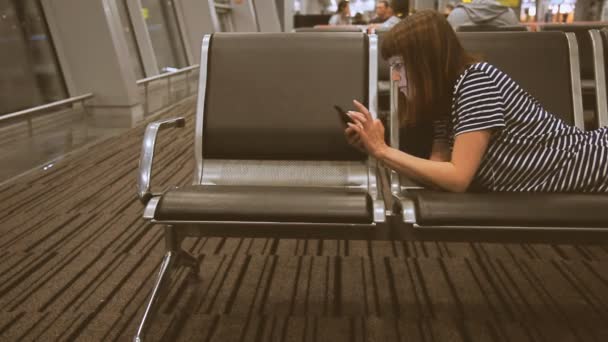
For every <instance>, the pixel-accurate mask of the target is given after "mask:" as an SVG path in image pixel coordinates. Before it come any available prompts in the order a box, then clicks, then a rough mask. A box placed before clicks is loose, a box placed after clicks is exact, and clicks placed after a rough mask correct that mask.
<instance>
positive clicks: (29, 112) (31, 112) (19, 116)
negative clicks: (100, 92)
mask: <svg viewBox="0 0 608 342" xmlns="http://www.w3.org/2000/svg"><path fill="white" fill-rule="evenodd" d="M93 96H94V95H93V94H92V93H88V94H84V95H80V96H75V97H70V98H69V99H65V100H61V101H56V102H53V103H48V104H45V105H42V106H38V107H34V108H30V109H25V110H21V111H18V112H14V113H10V114H8V115H4V116H1V117H0V124H1V123H3V122H10V121H17V120H27V133H28V136H29V137H30V138H33V137H34V123H33V122H32V119H34V118H35V117H40V116H44V115H48V114H55V113H57V112H46V113H45V112H43V111H47V110H49V109H53V108H59V107H63V106H66V105H70V104H74V103H78V102H82V107H83V109H84V110H83V112H82V122H83V124H84V136H85V137H88V135H89V133H88V127H87V126H88V116H89V113H88V110H87V107H86V105H85V101H87V100H90V99H92V98H93ZM69 130H70V134H69V135H67V136H66V146H68V148H69V149H72V142H73V141H72V140H73V138H74V137H73V132H72V127H70V129H69Z"/></svg>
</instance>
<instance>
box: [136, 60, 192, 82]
mask: <svg viewBox="0 0 608 342" xmlns="http://www.w3.org/2000/svg"><path fill="white" fill-rule="evenodd" d="M198 67H199V65H198V64H195V65H191V66H189V67H185V68H183V69H179V70H176V71H173V72H167V73H164V74H160V75H156V76H152V77H148V78H143V79H141V80H138V81H137V85H142V84H146V83H150V82H154V81H156V80H161V79H163V78H167V77H173V76H177V75H181V74H183V73H186V72H188V71H191V70H195V69H198Z"/></svg>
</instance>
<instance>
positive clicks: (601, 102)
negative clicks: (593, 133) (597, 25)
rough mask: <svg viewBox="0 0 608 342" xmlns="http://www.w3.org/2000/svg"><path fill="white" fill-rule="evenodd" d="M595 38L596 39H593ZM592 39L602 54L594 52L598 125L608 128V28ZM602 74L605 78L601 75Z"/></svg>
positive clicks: (594, 45)
mask: <svg viewBox="0 0 608 342" xmlns="http://www.w3.org/2000/svg"><path fill="white" fill-rule="evenodd" d="M598 36H599V37H598ZM594 37H595V39H593V38H594ZM591 38H592V40H595V44H593V47H594V49H595V48H596V46H597V47H598V49H601V52H602V53H601V54H600V53H599V52H600V51H594V59H595V58H597V61H594V62H595V65H596V66H597V67H596V68H595V67H594V72H595V73H596V74H595V82H596V99H597V104H596V107H597V113H598V125H599V127H604V126H608V102H607V101H608V97H607V94H606V93H607V92H608V58H607V57H608V28H603V29H601V30H600V31H597V33H594V36H592V37H591ZM597 38H599V39H597ZM596 54H597V56H596ZM602 72H603V77H602V75H601V74H600V73H602ZM600 82H601V83H600Z"/></svg>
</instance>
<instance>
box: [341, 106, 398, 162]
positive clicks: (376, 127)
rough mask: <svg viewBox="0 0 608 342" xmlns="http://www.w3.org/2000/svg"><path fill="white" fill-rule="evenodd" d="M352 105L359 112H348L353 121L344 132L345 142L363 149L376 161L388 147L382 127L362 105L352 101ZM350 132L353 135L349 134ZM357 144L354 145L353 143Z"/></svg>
mask: <svg viewBox="0 0 608 342" xmlns="http://www.w3.org/2000/svg"><path fill="white" fill-rule="evenodd" d="M353 103H354V104H355V106H356V107H357V109H358V110H359V112H355V111H349V112H348V113H347V114H348V116H349V117H350V118H351V119H352V120H353V123H348V128H347V129H346V131H345V134H346V135H347V140H348V142H349V143H350V144H352V145H353V146H355V147H357V145H359V146H361V145H362V147H363V148H365V150H366V151H367V153H369V154H370V155H371V156H373V157H374V158H376V159H379V156H381V155H382V153H384V152H385V151H386V150H387V149H388V146H387V145H386V143H385V142H384V125H382V122H381V121H380V120H378V119H374V118H373V117H372V115H371V114H370V113H369V111H368V110H367V108H365V106H364V105H362V104H361V103H359V102H358V101H356V100H354V101H353ZM350 131H352V132H354V133H349V132H350ZM351 134H354V135H355V136H356V138H358V139H356V138H350V139H349V136H351ZM351 141H353V142H355V143H357V145H355V144H354V143H353V142H351Z"/></svg>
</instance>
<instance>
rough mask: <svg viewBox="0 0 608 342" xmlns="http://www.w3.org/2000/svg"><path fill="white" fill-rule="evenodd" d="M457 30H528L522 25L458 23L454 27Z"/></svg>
mask: <svg viewBox="0 0 608 342" xmlns="http://www.w3.org/2000/svg"><path fill="white" fill-rule="evenodd" d="M456 31H457V32H513V31H528V28H527V27H526V26H524V25H501V26H498V25H487V24H485V25H474V24H473V25H460V26H458V27H456Z"/></svg>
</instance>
